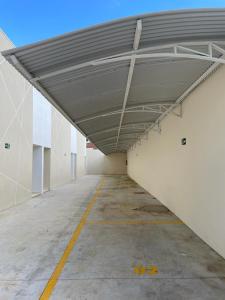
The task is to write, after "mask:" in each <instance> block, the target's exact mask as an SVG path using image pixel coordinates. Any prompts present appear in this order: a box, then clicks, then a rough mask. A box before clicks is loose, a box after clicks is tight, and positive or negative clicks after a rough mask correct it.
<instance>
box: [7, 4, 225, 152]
mask: <svg viewBox="0 0 225 300" xmlns="http://www.w3.org/2000/svg"><path fill="white" fill-rule="evenodd" d="M2 54H3V56H4V57H5V58H6V59H7V60H8V62H9V63H11V64H12V65H13V66H14V67H15V68H16V69H17V70H18V71H19V72H20V73H21V74H22V75H23V76H25V78H27V79H28V80H29V81H30V82H31V83H32V84H33V86H35V87H36V88H37V89H38V90H39V91H40V92H41V93H42V94H43V95H44V96H45V97H46V98H47V99H48V100H49V101H50V102H51V103H52V104H53V105H54V106H55V107H57V108H58V109H59V110H60V111H61V112H62V113H63V114H64V116H65V117H66V118H67V119H68V120H69V121H70V122H71V123H72V124H74V125H75V126H76V127H77V128H78V129H79V130H80V131H81V132H83V133H84V134H85V135H86V136H87V137H88V138H89V139H90V140H91V141H92V142H93V143H94V144H95V145H96V146H97V147H98V148H99V149H100V150H101V151H103V152H104V153H105V154H109V153H112V152H121V151H126V150H127V149H128V148H129V147H130V146H131V145H132V144H134V142H135V141H137V139H138V138H140V136H141V135H143V134H144V133H146V132H147V131H148V130H151V129H155V130H158V131H160V121H161V120H162V118H164V117H165V116H166V115H167V114H168V113H174V114H176V115H177V113H176V112H174V109H175V108H176V106H178V105H180V103H181V102H182V101H183V100H184V98H185V97H186V96H187V95H188V94H189V93H190V92H191V91H192V90H193V89H194V88H195V87H196V86H197V85H198V84H199V83H201V81H203V80H204V79H205V78H206V77H207V76H208V75H209V74H210V73H211V72H212V71H214V70H215V68H217V67H218V66H219V65H220V64H224V63H225V9H204V10H185V11H172V12H163V13H158V14H147V15H141V16H135V17H130V18H126V19H121V20H117V21H113V22H110V23H105V24H102V25H98V26H94V27H90V28H87V29H84V30H79V31H75V32H72V33H69V34H65V35H62V36H58V37H56V38H52V39H48V40H45V41H41V42H38V43H35V44H31V45H28V46H24V47H20V48H13V49H10V50H7V51H4V52H3V53H2ZM203 113H204V110H203ZM178 115H179V114H178Z"/></svg>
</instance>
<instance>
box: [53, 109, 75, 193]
mask: <svg viewBox="0 0 225 300" xmlns="http://www.w3.org/2000/svg"><path fill="white" fill-rule="evenodd" d="M50 155H51V163H50V166H51V171H50V186H51V188H55V187H58V186H60V185H63V184H66V183H68V182H70V181H71V171H70V155H71V125H70V123H69V122H68V121H67V120H66V119H65V118H64V117H63V115H62V114H61V113H60V112H58V111H57V110H56V109H55V108H54V107H52V147H51V154H50Z"/></svg>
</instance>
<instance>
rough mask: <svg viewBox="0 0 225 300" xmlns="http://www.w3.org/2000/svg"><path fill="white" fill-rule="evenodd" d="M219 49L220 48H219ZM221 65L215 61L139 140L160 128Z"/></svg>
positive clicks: (224, 56) (224, 57)
mask: <svg viewBox="0 0 225 300" xmlns="http://www.w3.org/2000/svg"><path fill="white" fill-rule="evenodd" d="M218 51H219V50H218ZM221 59H224V60H225V52H224V55H223V56H222V57H221ZM219 66H220V63H219V62H216V63H214V64H213V65H211V66H210V67H209V68H208V69H207V70H206V71H205V72H204V73H203V74H202V75H201V76H200V77H199V78H198V79H197V80H196V81H195V82H194V83H192V85H191V86H190V87H189V88H188V89H187V90H186V91H185V92H184V93H183V94H182V95H181V96H180V97H179V98H178V99H177V100H176V102H175V103H174V104H173V105H171V106H170V107H169V108H168V109H167V110H166V111H165V112H164V113H163V114H161V116H159V118H158V119H157V120H156V121H155V122H154V123H153V124H152V125H151V126H150V127H149V128H148V129H146V131H145V132H144V134H143V135H140V137H139V138H138V140H137V141H136V142H138V141H140V140H141V137H142V136H144V135H145V134H146V133H147V132H148V131H150V130H155V129H157V128H160V127H159V126H160V122H161V121H162V120H163V119H164V118H165V117H166V116H167V115H168V114H169V113H171V112H173V111H174V109H176V108H177V106H179V105H180V104H181V103H182V102H183V101H184V99H185V98H186V97H187V96H188V95H189V94H190V93H191V92H192V91H193V90H194V89H195V88H196V87H197V86H199V84H201V83H202V82H203V81H204V80H205V79H206V78H207V77H208V76H209V75H210V74H211V73H213V72H214V71H215V70H216V69H217V68H218V67H219ZM160 132H161V128H160Z"/></svg>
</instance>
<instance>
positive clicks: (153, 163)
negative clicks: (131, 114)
mask: <svg viewBox="0 0 225 300" xmlns="http://www.w3.org/2000/svg"><path fill="white" fill-rule="evenodd" d="M183 137H186V138H187V145H186V146H182V145H181V138H183ZM128 174H129V176H130V177H131V178H133V179H134V180H135V181H136V182H138V183H139V184H140V185H141V186H143V187H144V188H145V189H146V190H148V191H149V192H151V193H152V194H153V195H155V196H156V197H157V198H158V199H159V200H160V201H162V203H164V204H165V205H166V206H167V207H168V208H169V209H170V210H172V211H173V212H174V213H175V214H176V215H177V216H178V217H180V218H181V219H182V220H183V221H184V222H185V223H186V224H187V225H188V226H190V227H191V228H192V229H193V231H194V232H196V233H197V234H198V235H199V236H200V237H201V238H202V239H203V240H204V241H205V242H207V243H208V244H209V245H210V246H211V247H212V248H214V249H215V250H216V251H217V252H218V253H220V254H221V255H223V256H224V257H225V234H224V229H225V67H221V68H220V69H218V70H217V71H216V72H215V73H214V74H213V75H212V76H211V77H209V78H208V79H207V80H206V81H205V82H203V83H202V84H201V85H200V86H199V87H198V88H197V89H196V90H195V91H194V92H192V94H190V95H189V97H188V98H187V99H186V100H185V102H184V104H183V117H182V118H178V117H175V116H173V115H169V116H168V117H167V118H166V119H164V121H163V122H162V132H161V134H158V133H157V132H152V131H151V133H150V134H149V137H148V140H147V141H142V144H141V145H139V146H136V148H135V149H134V150H132V151H129V153H128Z"/></svg>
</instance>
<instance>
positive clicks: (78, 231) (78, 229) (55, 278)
mask: <svg viewBox="0 0 225 300" xmlns="http://www.w3.org/2000/svg"><path fill="white" fill-rule="evenodd" d="M102 185H103V179H102V180H101V181H100V183H99V185H98V187H97V189H96V192H95V194H94V195H93V197H92V198H91V200H90V202H89V203H88V205H87V208H86V210H85V212H84V214H83V216H82V218H81V220H80V223H79V224H78V225H77V227H76V229H75V231H74V232H73V235H72V237H71V239H70V241H69V243H68V244H67V246H66V249H65V250H64V253H63V255H62V257H61V258H60V260H59V262H58V263H57V265H56V267H55V270H54V271H53V273H52V275H51V277H50V279H49V280H48V282H47V284H46V286H45V288H44V290H43V292H42V294H41V296H40V298H39V299H40V300H47V299H49V298H50V296H51V294H52V292H53V289H54V287H55V285H56V283H57V281H58V279H59V276H60V275H61V273H62V270H63V268H64V266H65V263H66V261H67V259H68V257H69V255H70V253H71V251H72V250H73V248H74V246H75V244H76V242H77V240H78V238H79V236H80V234H81V231H82V229H83V228H84V225H85V224H86V223H87V218H88V216H89V214H90V212H91V210H92V208H93V206H94V204H95V202H96V200H97V198H98V196H99V193H100V190H101V187H102Z"/></svg>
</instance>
